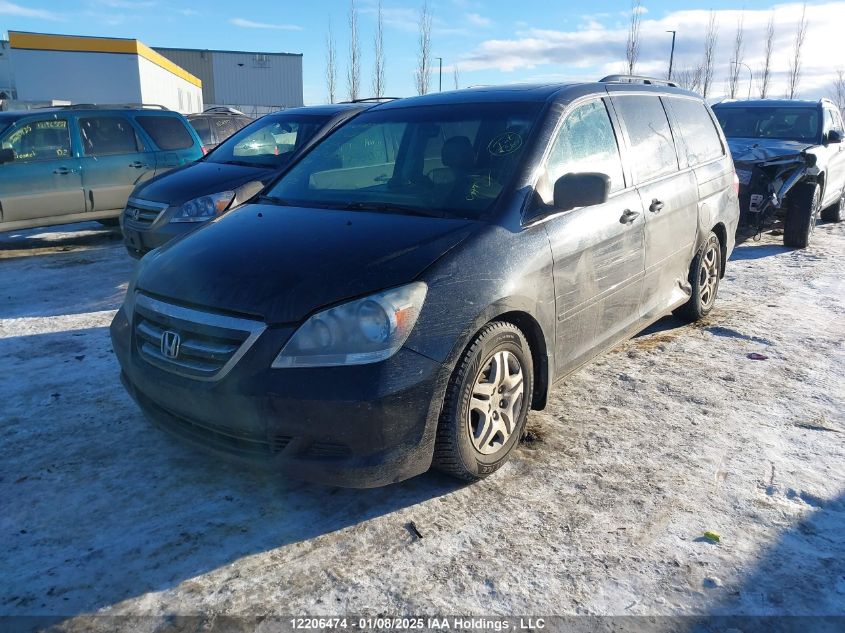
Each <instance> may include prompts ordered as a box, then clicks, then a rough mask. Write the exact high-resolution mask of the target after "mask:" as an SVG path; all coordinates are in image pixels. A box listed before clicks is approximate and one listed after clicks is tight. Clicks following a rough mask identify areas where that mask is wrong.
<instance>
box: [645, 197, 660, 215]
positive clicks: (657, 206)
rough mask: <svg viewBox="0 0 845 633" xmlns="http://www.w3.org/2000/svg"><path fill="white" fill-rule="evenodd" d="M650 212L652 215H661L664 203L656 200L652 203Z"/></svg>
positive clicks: (649, 208)
mask: <svg viewBox="0 0 845 633" xmlns="http://www.w3.org/2000/svg"><path fill="white" fill-rule="evenodd" d="M648 210H649V211H651V212H652V213H660V212H661V211H663V202H662V201H660V200H658V199H657V198H655V199H654V200H652V201H651V204H650V205H649V207H648Z"/></svg>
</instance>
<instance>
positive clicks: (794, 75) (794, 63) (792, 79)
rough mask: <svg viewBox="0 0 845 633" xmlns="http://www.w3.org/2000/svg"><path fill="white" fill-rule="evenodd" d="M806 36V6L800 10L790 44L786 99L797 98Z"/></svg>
mask: <svg viewBox="0 0 845 633" xmlns="http://www.w3.org/2000/svg"><path fill="white" fill-rule="evenodd" d="M806 36H807V5H806V4H805V5H804V6H803V7H802V8H801V21H800V22H798V29H797V30H796V31H795V40H794V41H793V42H792V57H791V58H790V59H789V80H788V88H787V91H786V98H787V99H795V98H796V97H797V96H798V84H800V83H801V47H803V46H804V38H805V37H806Z"/></svg>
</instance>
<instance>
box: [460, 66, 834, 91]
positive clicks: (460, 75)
mask: <svg viewBox="0 0 845 633" xmlns="http://www.w3.org/2000/svg"><path fill="white" fill-rule="evenodd" d="M840 72H841V71H840ZM452 79H454V80H455V90H460V89H461V69H460V68H458V65H457V64H455V65H454V66H452Z"/></svg>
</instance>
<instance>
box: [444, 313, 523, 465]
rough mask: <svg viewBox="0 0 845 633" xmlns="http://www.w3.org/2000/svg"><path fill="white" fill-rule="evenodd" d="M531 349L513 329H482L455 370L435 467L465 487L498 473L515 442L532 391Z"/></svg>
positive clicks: (498, 324)
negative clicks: (462, 481) (465, 483)
mask: <svg viewBox="0 0 845 633" xmlns="http://www.w3.org/2000/svg"><path fill="white" fill-rule="evenodd" d="M532 367H533V365H532V357H531V349H530V347H529V346H528V341H527V340H526V339H525V335H524V334H523V333H522V332H521V331H520V330H519V328H517V327H516V326H514V325H512V324H510V323H505V322H500V321H496V322H493V323H488V324H487V325H485V326H484V327H483V328H482V329H481V331H480V332H479V333H478V334H477V335H476V337H475V339H473V342H472V343H471V344H470V346H469V348H468V349H467V350H466V351H465V352H464V354H463V356H462V357H461V359H460V360H459V361H458V364H457V366H456V368H455V371H454V373H453V375H452V378H451V380H450V382H449V386H448V387H447V389H446V398H445V400H444V403H443V411H442V412H441V414H440V421H439V423H438V427H437V441H436V444H435V449H434V465H435V467H436V468H438V469H439V470H442V471H443V472H445V473H447V474H449V475H452V476H453V477H457V478H459V479H464V480H467V481H476V480H478V479H483V478H484V477H486V476H487V475H490V474H492V473H494V472H496V471H497V470H498V469H499V468H500V467H501V466H502V464H504V463H505V462H506V461H507V460H508V457H509V456H510V454H511V452H512V450H513V448H514V446H516V444H517V442H519V438H520V437H521V436H522V431H523V428H524V427H525V419H526V418H527V417H528V409H529V408H530V406H531V399H532V396H533V391H534V375H533V371H532Z"/></svg>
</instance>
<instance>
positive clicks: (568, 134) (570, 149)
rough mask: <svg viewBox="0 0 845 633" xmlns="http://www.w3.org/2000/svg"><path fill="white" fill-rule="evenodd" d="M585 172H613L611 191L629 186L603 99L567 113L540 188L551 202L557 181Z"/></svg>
mask: <svg viewBox="0 0 845 633" xmlns="http://www.w3.org/2000/svg"><path fill="white" fill-rule="evenodd" d="M583 172H598V173H602V174H606V175H607V176H609V177H610V191H611V193H612V192H614V191H619V190H620V189H624V188H625V178H624V176H623V175H622V161H621V160H620V158H619V147H618V146H617V144H616V136H615V135H614V133H613V126H612V125H611V123H610V117H609V116H608V114H607V108H605V105H604V102H602V101H591V102H589V103H585V104H584V105H580V106H578V107H576V108H575V109H574V110H573V111H572V112H570V113H569V115H568V116H567V117H566V120H565V121H564V122H563V125H561V127H560V131H559V132H558V134H557V137H556V138H555V141H554V144H553V145H552V149H551V152H550V153H549V158H548V161H547V162H546V173H545V178H543V181H542V182H541V183H538V192H539V193H540V195H541V197H542V198H543V200H544V202H546V203H550V202H551V200H552V197H553V191H554V183H555V182H557V180H558V179H559V178H560V177H561V176H565V175H566V174H577V173H583Z"/></svg>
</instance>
